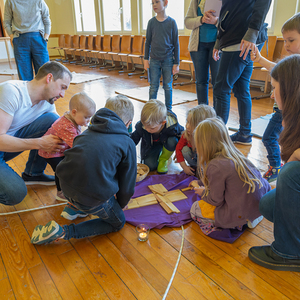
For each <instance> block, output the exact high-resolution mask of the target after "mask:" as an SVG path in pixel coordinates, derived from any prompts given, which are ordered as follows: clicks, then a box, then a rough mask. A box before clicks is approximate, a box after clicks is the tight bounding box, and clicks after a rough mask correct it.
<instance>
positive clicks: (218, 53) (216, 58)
mask: <svg viewBox="0 0 300 300" xmlns="http://www.w3.org/2000/svg"><path fill="white" fill-rule="evenodd" d="M213 59H214V60H215V61H218V60H219V59H220V51H219V50H218V49H214V50H213Z"/></svg>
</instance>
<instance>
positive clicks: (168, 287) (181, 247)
mask: <svg viewBox="0 0 300 300" xmlns="http://www.w3.org/2000/svg"><path fill="white" fill-rule="evenodd" d="M181 230H182V238H181V246H180V250H179V254H178V258H177V262H176V265H175V268H174V271H173V274H172V276H171V279H170V281H169V284H168V286H167V289H166V291H165V294H164V296H163V298H162V300H165V299H166V297H167V295H168V293H169V289H170V287H171V285H172V282H173V279H174V277H175V274H176V271H177V267H178V264H179V261H180V257H181V253H182V249H183V242H184V228H183V226H182V225H181Z"/></svg>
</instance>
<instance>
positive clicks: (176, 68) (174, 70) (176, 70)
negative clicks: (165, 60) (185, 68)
mask: <svg viewBox="0 0 300 300" xmlns="http://www.w3.org/2000/svg"><path fill="white" fill-rule="evenodd" d="M172 73H173V75H175V74H177V73H179V66H178V65H173V71H172Z"/></svg>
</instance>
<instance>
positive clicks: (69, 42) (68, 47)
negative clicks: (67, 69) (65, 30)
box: [62, 34, 72, 62]
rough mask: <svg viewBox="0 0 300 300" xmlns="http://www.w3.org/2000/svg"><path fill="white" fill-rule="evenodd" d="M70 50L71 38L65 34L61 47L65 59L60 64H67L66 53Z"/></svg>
mask: <svg viewBox="0 0 300 300" xmlns="http://www.w3.org/2000/svg"><path fill="white" fill-rule="evenodd" d="M71 48H72V36H71V35H69V34H65V45H64V47H63V50H64V54H65V59H64V60H63V61H62V62H69V60H68V54H67V51H68V50H69V49H71Z"/></svg>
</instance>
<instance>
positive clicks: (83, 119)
mask: <svg viewBox="0 0 300 300" xmlns="http://www.w3.org/2000/svg"><path fill="white" fill-rule="evenodd" d="M95 111H96V104H95V102H94V101H93V99H91V98H90V97H89V96H88V95H87V94H86V93H84V92H81V93H77V94H75V95H74V96H73V97H72V98H71V99H70V102H69V111H68V112H66V113H64V115H63V116H62V117H60V118H59V119H58V120H56V121H55V122H54V123H53V124H52V126H51V127H50V128H49V129H48V131H47V132H46V133H45V135H49V134H52V135H56V136H58V137H59V138H60V139H61V140H62V144H63V145H64V146H65V148H64V149H62V150H60V151H59V152H54V153H50V152H46V151H43V150H39V152H38V153H39V155H40V156H42V157H44V158H45V160H46V161H47V163H48V164H49V165H50V166H51V167H52V169H53V171H54V172H55V170H56V166H57V165H58V164H59V163H60V161H61V160H62V159H63V158H64V151H65V150H68V149H70V148H71V147H72V146H73V140H74V138H75V137H76V136H77V135H79V134H80V133H81V126H88V124H89V122H90V119H91V117H92V116H93V115H94V113H95ZM55 183H56V187H57V196H56V199H58V200H64V199H65V197H64V195H63V193H62V191H61V188H60V185H59V180H58V177H57V176H56V175H55Z"/></svg>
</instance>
